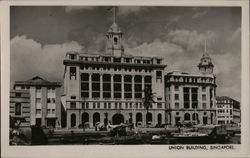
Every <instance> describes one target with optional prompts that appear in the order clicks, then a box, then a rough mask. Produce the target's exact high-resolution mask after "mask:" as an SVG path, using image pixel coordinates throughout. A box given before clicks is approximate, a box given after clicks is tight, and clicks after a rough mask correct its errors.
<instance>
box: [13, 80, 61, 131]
mask: <svg viewBox="0 0 250 158" xmlns="http://www.w3.org/2000/svg"><path fill="white" fill-rule="evenodd" d="M60 87H61V83H59V82H49V81H46V80H44V79H42V78H41V77H38V76H36V77H33V78H32V79H29V80H26V81H15V84H14V90H15V92H18V91H26V92H29V110H28V111H29V116H30V118H29V119H28V121H29V124H30V125H41V126H46V127H49V126H53V127H61V100H60ZM11 92H13V91H11ZM20 94H21V93H20ZM11 97H12V96H10V98H11ZM11 100H12V99H11ZM25 106H26V105H25ZM25 106H24V107H20V108H25Z"/></svg>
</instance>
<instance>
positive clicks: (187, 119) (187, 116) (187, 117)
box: [184, 113, 190, 121]
mask: <svg viewBox="0 0 250 158" xmlns="http://www.w3.org/2000/svg"><path fill="white" fill-rule="evenodd" d="M184 120H185V121H190V114H189V113H185V115H184Z"/></svg>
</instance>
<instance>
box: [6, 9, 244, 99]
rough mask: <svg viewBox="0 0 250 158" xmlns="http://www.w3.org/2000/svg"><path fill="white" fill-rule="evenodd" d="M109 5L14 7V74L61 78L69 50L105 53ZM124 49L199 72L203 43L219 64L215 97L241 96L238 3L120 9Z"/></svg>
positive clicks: (170, 68)
mask: <svg viewBox="0 0 250 158" xmlns="http://www.w3.org/2000/svg"><path fill="white" fill-rule="evenodd" d="M108 8H110V7H107V6H105V7H96V6H95V7H93V6H85V7H81V6H77V7H73V6H67V7H63V6H60V7H55V6H53V7H48V6H46V7H20V6H19V7H17V6H15V7H11V9H10V37H11V42H10V50H11V52H10V62H11V67H10V78H11V84H13V82H14V81H16V80H27V79H30V78H32V77H33V76H36V75H38V76H41V77H43V78H45V79H47V80H51V81H63V70H64V67H63V58H64V56H65V53H66V52H67V51H71V50H76V51H79V52H81V53H93V54H101V53H104V42H105V33H106V31H107V30H108V28H109V27H110V25H111V24H112V21H113V18H112V12H110V11H108ZM116 15H117V16H116V22H117V24H118V25H119V27H121V29H122V31H123V32H124V38H125V39H124V45H125V53H127V54H133V55H145V56H162V57H164V62H165V64H167V65H168V67H167V71H168V72H169V71H174V70H180V71H185V72H197V70H198V68H197V65H198V63H199V60H200V58H201V56H202V54H203V53H204V43H205V40H206V41H207V49H208V51H209V52H210V56H211V58H212V61H213V63H214V65H215V70H214V71H215V74H216V76H217V85H218V88H217V95H227V96H230V97H232V98H234V99H237V100H240V91H241V89H240V88H241V87H240V86H241V85H240V84H241V82H240V81H241V9H240V8H239V7H213V8H211V7H138V6H134V7H131V6H130V7H125V6H123V7H117V9H116Z"/></svg>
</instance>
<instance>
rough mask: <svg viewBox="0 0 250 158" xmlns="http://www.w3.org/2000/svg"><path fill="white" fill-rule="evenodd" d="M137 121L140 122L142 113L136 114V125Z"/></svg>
mask: <svg viewBox="0 0 250 158" xmlns="http://www.w3.org/2000/svg"><path fill="white" fill-rule="evenodd" d="M138 122H142V113H139V112H138V113H137V114H136V126H137V125H138Z"/></svg>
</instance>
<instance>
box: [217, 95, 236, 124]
mask: <svg viewBox="0 0 250 158" xmlns="http://www.w3.org/2000/svg"><path fill="white" fill-rule="evenodd" d="M216 102H217V105H216V106H217V122H218V124H233V123H235V124H239V123H240V122H241V119H240V117H241V112H240V102H238V101H236V100H234V99H232V98H230V97H227V96H218V97H216Z"/></svg>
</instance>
